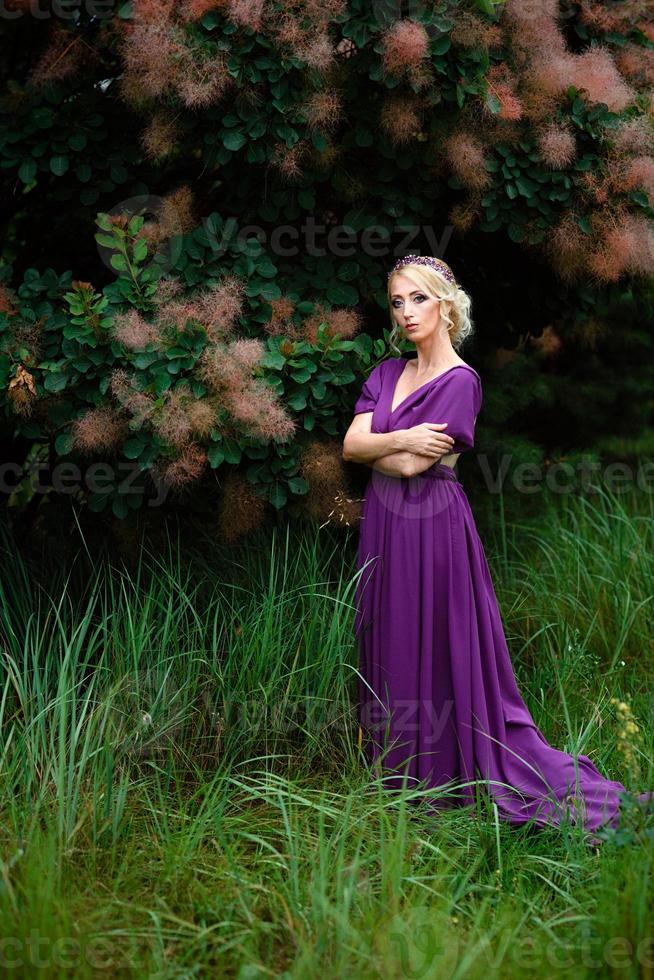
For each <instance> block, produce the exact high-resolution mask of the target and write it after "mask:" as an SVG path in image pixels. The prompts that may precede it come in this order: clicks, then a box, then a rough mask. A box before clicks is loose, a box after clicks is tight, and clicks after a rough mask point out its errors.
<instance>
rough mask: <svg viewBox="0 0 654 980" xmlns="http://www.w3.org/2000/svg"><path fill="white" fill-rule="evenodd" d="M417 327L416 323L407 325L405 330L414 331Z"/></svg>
mask: <svg viewBox="0 0 654 980" xmlns="http://www.w3.org/2000/svg"><path fill="white" fill-rule="evenodd" d="M417 326H418V324H417V323H407V325H406V328H407V330H415V329H416V327H417Z"/></svg>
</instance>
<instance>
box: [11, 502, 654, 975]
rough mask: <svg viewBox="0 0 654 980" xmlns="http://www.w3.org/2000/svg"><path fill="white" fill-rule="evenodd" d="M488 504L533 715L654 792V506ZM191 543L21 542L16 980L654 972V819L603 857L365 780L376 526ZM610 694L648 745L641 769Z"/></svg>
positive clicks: (15, 659)
mask: <svg viewBox="0 0 654 980" xmlns="http://www.w3.org/2000/svg"><path fill="white" fill-rule="evenodd" d="M484 508H485V509H484V511H483V514H482V517H480V519H479V523H478V526H479V529H480V534H481V536H482V540H483V542H484V545H485V548H486V553H487V556H488V559H489V563H490V565H491V570H492V573H493V578H494V582H495V583H496V588H497V595H498V600H499V603H500V608H501V611H502V615H503V620H504V624H505V628H506V633H507V637H508V640H509V644H510V648H511V652H512V658H513V662H514V666H515V670H516V675H517V677H518V682H519V684H520V687H521V690H522V693H523V696H524V697H525V700H526V701H527V703H528V706H529V708H530V710H531V711H532V713H533V715H534V718H535V721H536V723H537V724H538V725H539V727H541V729H542V730H543V732H544V734H545V735H546V737H547V738H548V740H549V741H551V742H552V743H553V744H555V745H556V746H557V747H559V748H565V749H566V750H568V751H571V750H574V751H580V752H584V753H588V754H590V755H591V757H592V758H593V760H594V761H595V762H596V763H597V764H598V765H599V767H600V768H601V769H602V771H603V772H604V773H605V774H606V775H607V776H610V777H611V778H617V779H621V780H622V781H623V782H625V783H626V785H627V786H628V787H629V788H631V789H633V790H639V789H645V788H652V787H653V786H654V779H653V774H652V765H651V759H652V755H653V752H652V721H653V718H652V715H653V710H654V709H653V705H652V698H651V677H652V668H653V665H654V641H653V640H652V630H651V623H652V621H653V613H654V609H653V608H652V602H653V596H652V593H653V589H652V582H653V569H654V548H653V547H652V545H653V541H652V532H653V520H652V511H651V502H650V500H649V498H643V497H629V498H626V497H618V496H615V495H611V494H609V493H607V492H605V491H602V492H600V493H599V494H594V495H589V496H570V497H566V498H562V497H560V496H559V497H558V498H555V499H554V498H553V499H550V500H545V501H543V504H542V509H541V511H540V513H539V514H537V515H533V516H532V517H530V518H529V519H521V518H520V516H519V514H520V510H519V508H518V510H516V512H515V514H513V515H507V514H506V513H505V510H504V507H503V506H502V507H501V508H500V507H499V501H498V500H497V499H494V498H492V497H490V496H489V498H488V499H487V500H485V501H484ZM473 510H474V511H475V513H477V507H475V506H474V504H473ZM479 511H480V513H481V511H482V508H481V507H480V508H479ZM177 545H178V542H171V543H170V544H169V547H168V549H167V551H166V552H165V553H162V554H157V555H154V554H152V553H151V551H149V550H148V549H142V550H141V551H139V552H138V555H137V560H136V562H135V564H133V565H130V566H128V567H123V566H121V565H120V563H119V562H118V561H114V563H113V564H111V563H109V562H108V561H106V560H102V561H101V560H95V561H94V560H92V559H91V558H90V556H89V555H88V554H87V551H86V549H85V542H84V540H83V538H82V537H80V539H79V553H78V556H77V559H76V561H75V562H74V563H72V564H71V565H70V566H69V567H67V568H65V569H57V567H56V565H54V564H53V565H52V566H50V565H48V566H46V567H38V568H37V567H32V566H31V565H30V564H28V563H27V562H26V561H24V560H22V559H21V557H20V556H19V554H18V550H17V548H16V546H15V545H14V544H13V542H12V540H11V538H10V536H9V534H8V532H7V531H6V530H5V531H4V532H3V542H2V551H3V566H2V571H1V573H0V603H1V605H2V626H3V629H2V636H1V638H0V669H1V670H2V672H3V674H2V687H1V697H0V760H1V771H2V781H1V782H0V833H1V835H2V851H1V854H2V863H1V865H0V872H1V873H0V914H1V916H2V938H1V940H0V971H1V972H2V974H3V975H17V976H36V975H38V976H40V977H41V976H43V977H46V976H47V977H64V976H66V977H68V976H74V977H81V978H83V977H92V976H103V975H106V976H112V977H113V976H125V977H128V976H129V977H131V976H138V977H141V976H148V977H191V976H193V977H195V976H214V977H215V976H221V977H237V978H240V980H250V978H255V977H257V978H258V977H266V976H280V975H283V976H287V977H293V978H295V977H301V978H305V977H314V976H320V977H322V978H325V980H326V978H331V977H339V978H340V977H343V976H347V977H366V978H368V977H384V978H386V977H407V978H413V977H425V978H431V977H437V978H439V980H440V978H445V977H446V978H450V977H452V978H454V977H473V978H476V977H483V978H487V977H489V976H502V977H523V976H530V977H533V976H534V974H536V975H541V973H542V972H543V971H549V972H554V973H556V974H557V975H561V976H570V977H575V978H577V977H587V976H588V977H590V976H593V977H595V976H607V977H608V976H610V977H642V976H652V975H654V914H653V912H654V904H653V899H652V889H651V884H650V881H651V877H652V870H653V869H652V863H653V857H654V840H653V839H652V837H651V835H650V834H649V833H648V831H647V827H645V828H643V826H636V825H634V827H633V828H631V829H630V828H629V827H627V828H626V829H625V831H624V832H622V833H619V834H617V835H615V836H614V837H613V839H612V840H610V841H607V842H606V843H604V844H602V845H601V847H600V848H598V849H596V850H593V849H591V848H589V847H588V845H587V844H585V843H584V842H583V840H582V839H581V836H580V835H579V834H576V833H574V832H572V831H566V832H561V831H557V830H555V829H554V828H551V829H550V828H546V829H538V828H528V827H527V828H524V827H523V828H516V827H513V826H510V825H507V824H505V823H502V822H498V821H497V820H496V816H495V812H494V809H493V807H492V805H488V804H487V803H485V802H483V799H482V798H480V801H479V803H478V804H477V806H476V807H473V808H468V809H466V810H446V811H443V812H442V814H439V815H438V816H434V815H430V814H429V812H428V811H427V809H426V807H422V806H420V805H419V804H420V800H421V793H420V792H419V791H415V790H414V791H407V792H405V793H404V794H403V793H393V794H389V793H388V792H386V791H384V790H383V789H382V787H381V785H380V782H379V780H378V779H376V778H375V777H374V775H373V774H372V773H370V772H368V771H366V769H365V766H364V763H363V759H362V756H361V753H360V749H359V745H358V724H357V717H356V703H355V701H354V697H355V690H356V687H355V682H356V665H357V651H356V648H355V644H354V636H353V607H352V603H353V592H354V585H355V577H354V575H355V571H354V548H355V545H356V530H355V531H354V532H350V535H349V537H344V535H343V534H342V533H341V532H339V530H337V529H335V528H332V527H331V526H327V527H326V528H323V529H322V530H311V531H309V530H307V529H306V528H299V527H297V526H296V527H295V528H293V529H291V528H289V529H286V530H276V531H273V532H271V533H269V534H265V533H263V532H260V533H259V534H257V535H255V536H252V537H251V538H249V539H248V541H247V542H246V543H245V544H244V545H243V546H242V547H241V548H239V549H236V550H235V551H232V552H231V554H230V556H226V555H223V554H218V553H215V552H217V549H211V548H209V549H207V548H197V549H196V550H193V551H192V550H190V549H188V548H184V549H182V548H181V547H178V546H177ZM214 553H215V554H214ZM612 697H618V698H619V699H620V700H625V699H626V700H627V701H628V702H629V703H630V705H631V708H632V710H633V713H634V716H635V718H636V720H637V722H638V724H639V727H640V730H641V733H642V736H643V737H642V739H641V741H640V742H639V743H637V745H636V756H635V762H633V761H632V762H631V763H629V764H628V765H627V760H625V757H624V756H623V754H622V752H621V751H620V743H619V742H618V738H617V735H618V730H619V724H618V720H617V717H616V714H615V709H614V705H612V703H611V700H610V699H611V698H612ZM636 765H638V766H639V767H640V771H638V769H637V768H636ZM423 795H424V794H423ZM416 804H418V805H416Z"/></svg>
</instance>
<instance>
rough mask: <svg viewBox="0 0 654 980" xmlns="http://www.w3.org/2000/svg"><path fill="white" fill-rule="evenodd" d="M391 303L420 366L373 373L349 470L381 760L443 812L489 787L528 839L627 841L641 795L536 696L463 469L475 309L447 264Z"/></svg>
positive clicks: (395, 280)
mask: <svg viewBox="0 0 654 980" xmlns="http://www.w3.org/2000/svg"><path fill="white" fill-rule="evenodd" d="M388 301H389V306H390V311H391V319H392V322H393V331H392V333H391V346H392V347H394V345H395V340H396V338H397V336H398V332H399V331H401V332H403V333H404V335H405V336H406V338H407V339H408V340H410V341H411V342H412V343H413V344H415V348H416V353H417V357H415V358H412V359H410V358H404V357H390V358H388V359H386V360H384V361H383V362H382V363H380V364H378V365H377V366H376V367H375V368H374V369H373V370H372V372H371V373H370V375H369V377H368V378H367V380H366V382H365V384H364V385H363V390H362V392H361V395H360V397H359V398H358V400H357V402H356V404H355V407H354V413H355V418H354V420H353V422H352V424H351V425H350V427H349V429H348V431H347V433H346V436H345V439H344V443H343V456H344V458H345V459H347V460H352V461H356V462H360V463H365V464H367V465H369V466H370V467H372V475H371V478H370V481H369V483H368V486H367V488H366V492H365V495H364V503H363V512H362V519H361V525H360V536H359V549H358V558H357V567H358V569H360V570H361V575H360V578H359V580H358V583H357V588H356V597H355V601H356V607H357V612H356V618H355V623H356V633H357V638H358V642H359V649H360V673H361V679H360V682H359V701H360V703H359V711H360V722H361V729H362V733H365V736H366V741H365V751H366V757H367V758H368V760H369V762H370V763H371V764H373V763H377V764H378V765H379V764H381V767H382V769H383V770H384V771H385V773H386V781H388V778H389V777H390V784H391V785H394V784H395V785H398V786H399V785H401V784H402V782H403V781H404V780H405V779H406V780H407V781H408V783H409V785H415V786H417V785H418V783H420V782H421V781H422V780H425V781H426V785H427V786H428V787H434V788H436V787H438V788H439V793H438V794H435V795H434V799H433V804H434V808H435V809H438V807H439V806H441V805H452V804H455V805H456V804H457V803H472V802H473V801H474V798H475V785H474V784H475V782H477V784H478V785H480V786H482V787H483V788H485V789H486V790H487V791H488V792H489V794H490V796H491V798H492V800H493V801H494V802H495V803H496V804H497V808H498V813H499V815H500V817H502V818H503V819H506V820H508V821H510V822H512V823H515V824H523V823H527V822H530V821H532V822H533V823H534V824H540V825H545V824H550V825H552V824H554V825H558V826H560V825H561V824H562V823H563V822H564V821H567V822H569V823H572V824H576V823H578V822H580V823H581V825H582V826H583V828H584V829H585V830H588V831H593V830H596V829H597V828H598V827H600V826H602V825H604V824H610V825H613V826H617V824H618V823H619V819H620V814H619V804H620V796H621V794H622V793H624V792H625V787H624V786H623V785H622V783H619V782H616V781H614V780H610V779H606V778H605V777H604V776H602V774H601V773H600V772H599V770H598V769H597V768H596V766H595V765H594V763H593V762H592V761H591V760H590V758H588V757H587V756H585V755H578V756H577V757H575V756H573V755H570V754H568V753H567V752H562V751H560V750H558V749H555V748H553V747H552V746H551V745H549V744H548V742H547V741H546V739H545V737H544V736H543V734H542V733H541V732H540V730H539V729H538V728H537V726H536V724H535V723H534V720H533V718H532V717H531V714H530V713H529V710H528V708H527V706H526V704H525V702H524V701H523V699H522V697H521V695H520V692H519V689H518V687H517V684H516V680H515V676H514V673H513V668H512V664H511V660H510V656H509V650H508V647H507V643H506V639H505V635H504V631H503V626H502V620H501V616H500V611H499V608H498V604H497V599H496V596H495V592H494V588H493V583H492V580H491V575H490V571H489V568H488V564H487V561H486V557H485V553H484V549H483V546H482V543H481V540H480V538H479V535H478V533H477V530H476V526H475V522H474V518H473V515H472V512H471V510H470V505H469V503H468V498H467V496H466V494H465V491H464V489H463V487H462V486H461V484H460V483H459V481H458V478H457V476H456V472H455V469H454V467H455V465H456V462H457V460H458V458H459V455H460V454H461V453H463V452H467V451H468V450H470V449H472V448H473V445H474V434H475V423H476V420H477V415H478V413H479V410H480V408H481V404H482V397H483V395H482V383H481V379H480V377H479V375H478V374H477V372H476V371H475V370H474V369H473V368H472V367H470V366H469V365H468V364H466V363H465V361H464V360H463V359H462V358H461V357H460V356H459V354H458V348H459V347H460V346H461V344H462V342H463V340H464V339H465V338H466V337H467V336H469V335H470V334H471V332H472V323H471V319H470V308H471V301H470V298H469V296H468V295H467V294H466V293H465V292H464V291H463V289H461V288H460V286H459V285H458V284H457V282H456V279H455V277H454V274H453V272H452V270H451V268H450V267H449V265H447V263H445V262H443V261H442V260H441V259H438V258H434V257H432V256H414V255H408V256H405V257H404V258H403V259H400V260H399V261H398V262H397V263H396V264H395V266H394V267H393V269H392V270H391V272H390V273H389V276H388ZM395 349H396V350H397V348H395ZM649 798H650V794H641V795H640V797H639V799H640V800H641V801H645V800H646V799H647V800H649ZM589 838H590V841H591V842H593V843H595V842H596V840H597V839H596V838H594V837H593V836H592V835H589Z"/></svg>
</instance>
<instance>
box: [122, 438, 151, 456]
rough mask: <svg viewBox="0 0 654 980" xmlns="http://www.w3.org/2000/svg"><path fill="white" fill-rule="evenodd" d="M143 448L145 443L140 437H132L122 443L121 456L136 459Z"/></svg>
mask: <svg viewBox="0 0 654 980" xmlns="http://www.w3.org/2000/svg"><path fill="white" fill-rule="evenodd" d="M145 446H146V443H145V441H144V439H143V438H142V437H141V436H134V437H133V438H132V439H128V440H127V441H126V442H125V443H123V455H124V456H127V458H128V459H138V457H139V456H140V455H141V453H142V452H143V450H144V449H145Z"/></svg>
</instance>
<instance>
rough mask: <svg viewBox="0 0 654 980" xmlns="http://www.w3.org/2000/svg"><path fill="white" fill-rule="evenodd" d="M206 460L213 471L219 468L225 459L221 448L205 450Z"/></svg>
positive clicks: (213, 447)
mask: <svg viewBox="0 0 654 980" xmlns="http://www.w3.org/2000/svg"><path fill="white" fill-rule="evenodd" d="M207 459H208V460H209V466H210V467H211V468H212V469H213V470H215V469H216V467H218V466H220V464H221V463H222V462H224V459H225V453H224V452H223V448H222V446H210V447H209V449H208V450H207Z"/></svg>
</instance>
